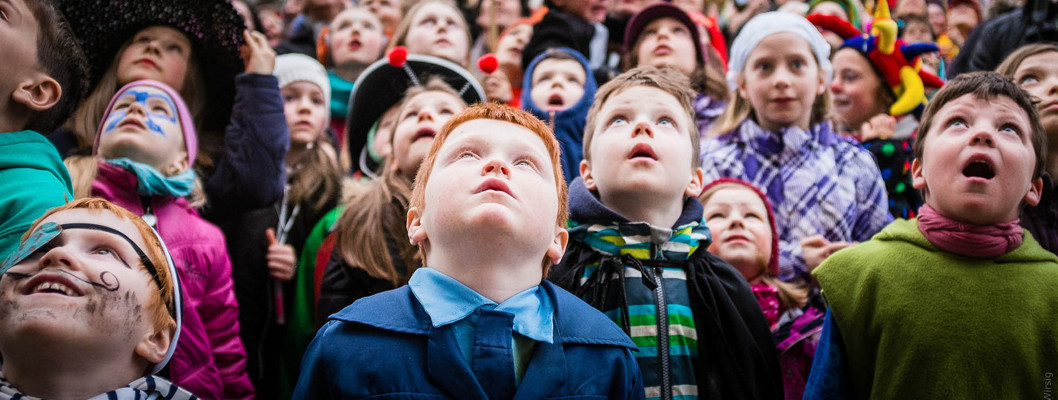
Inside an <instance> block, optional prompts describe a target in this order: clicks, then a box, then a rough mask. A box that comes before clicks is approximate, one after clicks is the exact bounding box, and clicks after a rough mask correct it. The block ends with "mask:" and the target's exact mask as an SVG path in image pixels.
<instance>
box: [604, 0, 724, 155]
mask: <svg viewBox="0 0 1058 400" xmlns="http://www.w3.org/2000/svg"><path fill="white" fill-rule="evenodd" d="M624 40H625V42H624V45H625V48H626V49H627V51H628V67H629V68H634V67H637V66H640V65H653V66H655V67H661V66H663V65H668V66H671V67H673V68H676V69H678V70H679V71H680V72H683V73H684V74H685V75H687V77H689V78H691V85H692V87H693V89H694V91H695V92H697V94H696V96H695V98H694V119H695V123H697V124H698V131H699V132H700V133H701V135H702V137H703V138H704V137H705V135H706V133H707V132H708V131H709V127H711V126H712V125H713V121H715V120H716V117H718V116H720V113H721V112H723V110H724V105H726V104H727V100H728V98H729V97H730V94H729V93H728V90H727V84H726V83H725V82H724V78H723V74H722V73H721V72H719V71H720V70H719V69H718V67H717V65H719V63H722V61H721V60H719V59H717V60H712V61H710V60H708V57H707V54H709V51H708V49H709V48H710V47H709V46H708V45H703V40H702V36H701V35H700V33H699V29H698V25H697V24H695V23H694V20H692V19H691V16H690V15H688V14H687V13H686V12H684V11H683V10H682V9H680V8H679V7H677V6H675V5H672V4H669V3H657V4H654V5H652V6H649V7H647V8H645V9H643V11H642V12H640V13H638V14H636V15H635V16H633V17H632V19H631V20H630V21H629V22H628V28H627V29H626V30H625V39H624ZM710 62H711V63H712V64H710Z"/></svg>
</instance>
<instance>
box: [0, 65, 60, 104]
mask: <svg viewBox="0 0 1058 400" xmlns="http://www.w3.org/2000/svg"><path fill="white" fill-rule="evenodd" d="M38 75H39V76H38V77H37V79H35V80H32V81H26V82H22V83H21V84H19V85H18V87H16V88H15V92H14V93H12V94H11V97H12V98H13V99H14V100H15V102H16V103H19V104H22V105H24V106H26V107H28V108H29V109H30V110H33V111H36V112H40V111H44V110H47V109H49V108H52V107H53V106H55V104H56V103H58V102H59V98H60V97H62V87H61V86H59V82H58V81H56V80H55V79H52V78H51V77H50V76H47V75H44V74H43V73H40V74H38Z"/></svg>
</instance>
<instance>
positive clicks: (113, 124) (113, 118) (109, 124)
mask: <svg viewBox="0 0 1058 400" xmlns="http://www.w3.org/2000/svg"><path fill="white" fill-rule="evenodd" d="M125 115H128V113H127V112H125V111H124V110H122V111H114V112H111V113H110V115H108V116H107V121H106V127H105V128H103V133H109V132H110V131H113V130H114V128H117V127H118V124H120V123H121V121H122V120H124V119H125Z"/></svg>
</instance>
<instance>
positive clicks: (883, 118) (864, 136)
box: [860, 114, 896, 142]
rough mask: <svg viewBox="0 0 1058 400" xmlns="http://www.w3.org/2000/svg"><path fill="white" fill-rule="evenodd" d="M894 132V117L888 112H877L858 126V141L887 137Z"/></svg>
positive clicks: (891, 135)
mask: <svg viewBox="0 0 1058 400" xmlns="http://www.w3.org/2000/svg"><path fill="white" fill-rule="evenodd" d="M895 132H896V118H893V117H892V116H890V115H889V114H878V115H875V116H873V117H871V119H870V120H869V121H867V122H864V123H863V125H861V126H860V142H866V141H868V140H871V139H877V138H882V139H888V138H891V137H893V133H895Z"/></svg>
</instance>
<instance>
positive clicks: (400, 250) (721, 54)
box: [0, 0, 1058, 399]
mask: <svg viewBox="0 0 1058 400" xmlns="http://www.w3.org/2000/svg"><path fill="white" fill-rule="evenodd" d="M56 5H57V8H58V9H59V10H60V11H61V12H62V13H63V15H64V16H65V18H66V19H67V21H68V22H69V24H70V26H71V28H72V29H73V31H74V33H75V34H76V35H77V40H78V42H79V43H80V45H81V48H82V49H83V52H84V56H85V60H86V61H87V64H86V66H87V69H86V71H84V72H85V79H83V82H81V83H79V84H81V85H83V86H85V90H84V92H85V94H86V95H85V96H83V98H80V97H81V96H78V92H79V90H76V89H75V90H70V91H67V92H64V96H71V97H73V98H74V99H75V100H74V103H73V105H72V106H71V107H68V110H67V111H66V114H68V117H67V116H66V115H64V114H61V113H60V114H61V115H62V118H56V117H54V116H51V117H52V118H53V119H55V121H54V123H52V124H51V125H53V126H52V127H51V128H38V130H46V131H45V132H41V133H42V134H45V135H46V136H47V137H48V139H49V141H50V142H51V143H52V144H53V145H54V147H55V148H56V149H57V150H58V152H59V154H60V155H61V156H62V157H63V159H64V160H65V164H66V167H67V168H68V170H69V174H70V177H71V178H72V188H73V189H74V191H73V195H75V196H77V197H78V198H80V197H86V196H93V197H104V198H108V199H109V200H111V201H114V202H116V203H118V204H121V205H122V206H123V207H125V208H128V209H129V210H131V211H133V212H134V213H136V214H138V215H141V216H149V217H150V218H145V219H148V220H149V222H150V223H152V224H154V226H155V227H156V228H157V229H158V231H159V232H160V234H161V237H162V238H163V239H164V240H165V241H166V243H167V244H168V246H169V249H170V251H172V252H173V258H174V260H176V261H177V265H178V268H177V272H178V275H179V278H180V280H181V282H183V285H184V287H185V289H184V290H183V291H182V293H183V295H184V297H185V301H184V302H183V303H182V304H183V308H184V314H183V315H184V319H185V322H184V323H183V327H182V329H183V330H184V331H187V332H189V333H187V334H185V335H184V336H181V342H180V343H179V344H178V346H177V348H176V350H175V355H174V358H173V360H174V361H173V362H172V363H171V364H170V366H169V368H167V370H166V371H163V373H164V374H168V375H167V376H168V377H169V378H170V379H171V380H172V381H174V383H177V384H179V385H181V386H182V387H185V388H187V389H189V390H191V391H192V392H193V393H196V394H197V395H198V396H200V397H203V398H263V399H271V398H279V399H285V398H289V397H290V396H291V393H292V391H293V388H294V385H295V384H296V382H297V379H298V374H299V372H300V362H301V358H302V355H303V353H304V351H305V348H306V347H307V346H308V344H309V342H310V341H311V340H312V338H313V336H314V335H315V333H316V330H317V329H318V328H319V327H320V326H321V325H322V324H323V323H325V322H326V320H327V317H328V316H329V315H331V314H332V313H334V312H337V311H340V310H341V309H342V308H344V307H345V306H347V305H349V304H352V303H353V302H354V301H356V300H357V299H359V298H362V297H366V296H369V295H372V294H376V293H379V292H382V291H385V290H388V289H393V288H396V287H399V286H402V285H404V284H406V283H407V282H408V279H409V278H410V277H411V275H412V273H413V272H414V271H415V269H416V268H418V267H420V266H421V263H422V260H421V258H420V257H421V255H420V254H418V252H417V250H416V249H415V248H414V247H413V246H411V245H410V244H409V243H408V239H407V238H408V233H407V230H406V229H407V228H406V227H405V222H406V219H405V218H406V214H405V212H406V209H407V206H408V202H409V196H410V195H411V190H412V187H413V180H414V178H415V175H416V172H417V171H418V166H419V164H420V163H421V162H422V161H423V158H424V157H425V156H426V153H427V151H428V150H429V148H430V145H431V143H432V139H433V136H434V135H435V134H436V133H437V132H439V131H440V130H441V127H442V126H443V125H444V123H445V122H446V121H447V120H448V119H449V118H450V117H451V116H453V115H454V114H457V113H458V112H459V111H460V110H462V109H464V108H465V107H467V106H468V105H469V104H473V103H476V102H481V101H489V102H498V103H503V104H507V105H510V106H513V107H520V108H523V109H525V110H527V111H530V112H531V113H533V114H534V115H536V116H537V117H538V118H540V119H541V120H543V121H544V122H546V123H547V124H548V125H549V126H550V128H551V129H552V130H553V131H554V133H555V135H556V137H557V138H558V140H559V143H560V144H561V146H562V164H563V169H564V172H565V177H566V178H567V181H571V182H572V181H574V180H575V179H579V178H578V176H579V175H581V173H582V172H583V169H582V167H580V165H581V160H582V159H583V158H584V157H585V154H583V152H584V149H583V148H582V145H583V142H584V139H585V138H584V137H585V135H586V132H585V126H586V125H588V126H591V125H592V124H593V123H596V122H593V121H592V118H593V117H592V114H591V113H590V112H589V110H590V109H592V107H598V106H599V105H598V104H596V102H597V101H598V99H597V97H596V93H597V91H598V90H599V88H600V87H601V86H602V85H603V84H605V83H606V82H608V81H610V80H611V79H613V78H614V77H615V76H617V75H619V74H621V73H622V72H624V71H627V70H630V69H632V68H635V67H637V66H656V67H662V66H666V67H669V68H672V69H675V70H677V71H679V72H680V73H682V74H683V75H684V76H686V78H687V79H688V82H689V83H690V89H691V90H692V91H693V100H692V103H691V106H692V109H693V112H694V117H695V121H694V122H695V128H696V129H695V130H694V131H695V135H698V137H699V138H700V140H701V153H700V154H697V155H695V159H696V160H700V162H701V163H702V166H703V168H704V181H703V182H701V184H702V186H703V187H705V188H706V190H705V191H704V192H703V193H702V195H701V197H700V199H701V201H702V203H705V204H707V205H708V203H709V200H710V199H713V198H714V197H713V196H715V195H716V193H717V192H718V191H716V190H713V191H710V190H709V189H710V188H716V187H715V186H714V185H721V186H723V184H728V185H731V184H734V185H736V186H738V185H741V187H742V189H743V190H748V193H752V194H753V197H754V198H758V199H759V200H761V203H762V204H761V209H766V214H767V215H768V218H767V220H768V221H769V224H770V230H769V233H770V236H771V237H772V243H771V244H774V249H773V248H772V246H766V247H767V248H766V249H760V250H761V252H763V253H767V255H768V257H767V258H768V260H769V261H768V262H766V263H764V264H763V265H754V266H751V267H747V269H745V270H743V269H740V270H739V272H742V275H743V277H744V278H745V279H746V280H747V281H748V282H749V283H750V284H751V285H752V287H753V293H754V295H755V296H756V299H757V301H758V303H759V306H760V307H761V310H762V311H763V315H764V316H765V320H766V322H767V325H768V329H769V330H771V332H772V334H773V336H774V338H773V339H774V340H775V343H778V344H779V347H778V348H777V356H778V358H779V359H780V361H781V368H782V380H783V383H784V386H785V398H800V397H801V394H802V393H803V391H804V385H805V381H806V380H807V377H808V374H809V367H810V366H811V365H812V356H813V354H814V353H815V343H816V342H817V341H818V338H819V334H820V331H821V330H822V325H823V314H824V308H825V305H824V303H823V299H822V298H821V297H820V295H819V288H818V284H817V283H815V282H814V281H813V279H812V277H811V272H812V271H813V269H814V268H815V267H816V266H818V265H820V264H821V263H822V262H823V261H824V260H825V259H826V258H827V257H828V256H829V255H830V254H832V253H834V252H836V251H838V250H840V249H843V248H846V247H850V246H854V245H856V243H858V242H861V241H866V240H869V239H870V238H871V236H872V235H874V234H876V233H877V232H879V231H880V230H881V229H882V227H884V226H885V225H886V224H887V223H889V222H890V221H892V220H893V219H894V218H895V219H900V218H904V219H910V218H914V217H916V216H917V213H918V210H919V207H920V206H922V204H923V197H922V195H921V193H920V192H919V191H918V190H916V189H915V188H914V187H913V182H912V177H911V171H910V169H911V163H912V162H913V161H914V159H915V150H914V148H913V145H914V141H915V138H916V137H917V136H918V125H919V118H920V117H921V115H922V111H923V110H924V107H925V105H926V104H927V103H928V101H929V98H930V97H932V95H933V93H935V92H936V90H938V89H939V88H940V87H942V86H943V85H944V83H945V81H946V80H948V79H951V78H954V77H955V76H957V75H959V74H962V73H967V72H971V71H982V70H986V71H992V70H996V71H998V72H1000V73H1001V74H1004V75H1005V76H1008V77H1010V78H1011V79H1013V80H1014V82H1015V83H1016V84H1018V85H1019V86H1021V87H1022V88H1023V89H1025V90H1026V91H1028V93H1029V94H1031V95H1032V96H1034V97H1035V98H1036V99H1038V100H1039V101H1040V117H1041V120H1042V123H1043V127H1044V129H1045V130H1046V133H1047V135H1048V138H1050V139H1054V138H1058V106H1056V104H1058V62H1056V61H1058V47H1055V43H1056V42H1058V22H1056V21H1058V3H1055V2H1054V1H1051V0H1025V1H1023V2H1019V1H1017V0H992V1H986V2H980V1H978V0H950V1H947V2H945V1H944V0H893V1H889V2H888V3H881V4H878V3H875V2H873V1H868V2H866V3H861V2H860V1H859V0H812V1H810V2H807V3H806V2H802V1H799V0H779V1H776V0H731V1H713V0H676V1H672V2H667V1H658V0H459V1H451V0H418V1H417V0H360V2H359V3H357V2H355V1H348V0H347V1H341V0H288V1H285V2H283V1H268V0H258V1H249V0H247V1H243V0H234V1H231V2H228V1H224V0H171V1H165V2H160V1H132V0H126V1H122V0H84V1H79V0H57V1H56ZM773 11H777V12H780V13H786V14H790V15H796V16H798V18H800V17H802V16H805V17H807V19H805V18H800V19H799V20H798V21H800V22H796V23H793V22H789V23H787V22H781V23H777V25H775V26H778V27H779V28H775V26H763V25H761V22H760V21H762V20H761V19H757V20H756V24H755V22H754V21H755V20H754V18H755V17H757V16H759V15H761V14H765V13H769V12H773ZM770 15H771V14H768V18H771V17H770ZM779 21H786V20H784V19H780V20H779ZM783 24H788V25H783ZM813 24H814V25H813ZM806 27H807V28H806ZM773 28H775V29H780V28H781V29H788V30H790V31H798V32H802V31H805V30H806V29H807V30H810V31H811V32H813V33H814V32H818V33H820V34H821V35H822V37H823V38H824V39H825V43H824V42H820V43H814V42H813V43H811V45H812V49H811V50H812V52H811V54H809V57H808V58H810V59H815V60H816V61H814V62H816V63H817V65H818V67H819V68H820V70H821V71H823V70H825V75H827V76H826V78H827V79H826V80H824V81H822V82H820V83H821V84H820V85H819V93H818V96H815V97H814V98H815V101H814V103H812V104H814V106H813V107H812V110H810V111H811V112H807V111H806V112H805V113H804V115H805V116H806V118H807V116H810V117H811V118H810V124H808V126H806V127H803V128H804V129H800V130H796V129H790V130H787V128H789V127H790V125H789V124H787V125H779V126H773V125H769V124H766V123H765V121H764V119H763V118H764V117H763V116H764V114H763V112H764V111H763V110H755V109H754V107H753V106H754V105H755V103H753V101H755V98H754V97H753V93H752V92H751V90H749V89H747V88H746V86H745V82H746V81H747V80H748V79H750V78H749V75H742V74H743V71H747V69H746V68H749V67H747V64H746V60H747V54H749V52H750V51H752V50H754V49H755V48H756V47H755V46H756V42H753V44H751V45H750V46H749V47H748V48H746V47H745V45H744V44H743V45H740V44H739V41H736V38H738V37H743V38H745V39H743V40H753V39H752V37H753V36H754V35H766V34H768V33H774V32H776V31H774V30H771V29H773ZM780 31H781V30H780ZM805 32H806V31H805ZM804 35H808V33H804ZM756 40H757V41H758V42H759V41H760V40H761V39H760V38H757V39H756ZM883 43H889V45H884V44H883ZM826 44H829V46H826ZM894 46H895V47H894ZM894 49H895V50H894ZM1011 53H1013V55H1012V54H1011ZM729 61H730V62H731V63H729ZM908 71H910V72H908ZM831 77H832V78H831ZM142 80H150V81H156V82H161V83H162V85H155V84H153V83H151V84H144V83H142V82H141V81H142ZM137 82H141V83H139V84H137ZM791 84H794V85H795V84H796V82H794V83H791ZM142 86H149V87H157V88H159V90H162V91H164V92H165V93H166V94H167V95H168V96H170V97H171V98H173V99H176V100H177V101H174V102H173V109H179V110H178V114H179V115H180V121H179V122H180V124H179V128H174V129H175V130H173V131H171V132H176V133H173V134H172V135H169V136H165V135H161V136H163V137H168V138H175V139H173V140H175V142H171V143H170V142H166V143H160V142H159V143H140V142H135V143H131V144H122V143H123V142H116V143H111V142H108V141H107V140H102V141H101V138H103V137H106V136H105V134H106V133H108V132H111V131H112V130H114V129H118V128H120V127H118V123H117V122H120V121H117V120H112V118H117V117H116V116H115V115H117V113H120V116H122V117H123V116H124V115H126V114H127V113H132V112H134V111H133V110H135V109H137V106H135V105H134V103H135V104H139V102H138V101H142V99H139V98H137V97H136V96H133V98H134V100H136V101H133V100H125V104H123V103H122V101H121V99H122V98H128V97H129V95H128V93H139V92H136V90H144V89H142V88H141V89H136V88H137V87H142ZM144 93H147V92H144ZM152 93H153V92H152ZM142 96H145V97H149V95H147V94H143V95H142ZM115 104H116V105H115ZM146 104H147V103H144V105H143V106H142V107H143V109H139V112H143V113H144V115H154V114H152V113H154V112H155V111H152V110H151V109H148V108H147V107H148V106H147V105H146ZM172 111H173V110H171V111H170V112H172ZM151 118H154V117H151ZM158 118H162V117H158ZM747 120H752V122H753V123H752V124H750V125H747V124H746V121H747ZM152 121H153V120H152ZM166 121H169V122H170V123H174V121H170V120H168V119H167V120H166ZM794 125H796V124H794ZM43 126H45V127H47V126H48V125H43ZM152 126H153V125H151V126H145V128H151V129H154V128H152ZM116 127H117V128H116ZM52 128H53V129H52ZM165 129H168V128H165ZM161 130H164V129H162V128H159V132H160V131H161ZM758 131H759V132H758ZM167 132H168V131H167ZM780 132H782V133H781V134H780ZM769 133H771V134H773V135H772V136H771V137H772V139H771V140H772V141H773V142H774V143H773V142H768V143H764V142H765V141H767V140H765V139H761V142H760V143H761V144H759V145H757V144H755V145H754V146H751V147H752V148H751V149H749V150H747V149H745V148H743V147H739V146H740V143H758V142H756V141H755V140H756V139H754V138H755V137H756V138H762V137H768V134H769ZM755 135H756V136H755ZM761 135H763V136H761ZM783 135H785V136H783ZM798 135H802V136H798ZM795 142H796V144H797V145H802V146H803V147H801V148H796V147H795ZM1052 143H1053V142H1052ZM769 146H778V147H777V148H771V147H769ZM1052 148H1053V146H1052ZM790 149H793V150H790ZM790 151H792V152H793V153H790ZM1053 151H1054V150H1052V152H1053ZM174 154H179V155H181V156H180V157H177V158H175V159H174V158H173V155H174ZM791 154H793V155H796V156H797V157H788V156H790V155H791ZM1052 154H1053V153H1052ZM1047 158H1048V159H1047V160H1046V162H1045V167H1046V168H1045V170H1046V172H1047V173H1046V174H1045V175H1044V182H1045V183H1044V189H1043V198H1042V200H1041V201H1040V204H1039V205H1038V206H1036V207H1027V208H1025V209H1024V210H1023V217H1022V219H1021V223H1022V225H1023V226H1025V227H1026V228H1027V229H1028V230H1029V231H1031V232H1032V234H1033V235H1034V236H1035V237H1036V239H1037V240H1038V241H1039V242H1040V243H1041V245H1043V246H1044V248H1046V249H1047V250H1048V251H1051V252H1054V251H1056V250H1058V205H1056V203H1055V201H1054V190H1055V189H1054V185H1053V182H1052V181H1051V178H1050V176H1054V175H1055V174H1058V157H1055V156H1051V155H1050V154H1048V157H1047ZM116 159H121V160H127V161H120V162H115V161H114V160H116ZM753 160H757V161H753ZM769 160H771V161H769ZM776 160H780V161H776ZM769 163H771V164H769ZM115 165H117V166H118V167H115ZM761 165H764V166H765V167H760V166H761ZM768 165H772V166H773V170H768V169H767V168H766V166H768ZM758 167H760V170H759V171H758V170H754V169H753V168H758ZM753 171H756V172H753ZM740 174H741V175H740ZM806 174H808V175H806ZM809 175H814V176H809ZM821 176H822V177H824V178H820V177H821ZM825 177H832V178H833V179H825ZM725 178H739V180H737V181H732V182H728V181H726V180H725ZM843 180H845V181H848V182H851V183H849V184H848V185H845V186H841V185H840V184H839V185H838V186H840V187H839V188H838V189H833V188H832V187H830V186H827V185H829V184H831V182H829V181H839V182H843ZM714 181H715V182H714ZM842 188H844V189H842ZM728 189H730V187H728ZM824 189H826V190H827V191H826V196H827V197H828V199H827V202H826V203H825V204H806V202H797V201H796V200H797V199H795V198H791V197H790V196H791V195H792V194H794V193H797V194H800V195H802V196H805V198H807V197H809V195H808V194H810V193H816V192H815V191H820V192H822V191H823V190H824ZM807 203H811V202H807ZM828 207H837V208H838V210H837V211H835V210H834V209H833V208H828ZM696 210H697V211H698V212H699V213H700V212H701V211H702V210H701V209H700V207H699V208H697V209H696ZM706 214H708V210H706ZM701 217H702V215H695V216H693V218H692V219H693V220H695V221H697V220H699V219H700V218H701ZM704 217H706V218H707V219H708V217H709V216H708V215H705V216H704ZM709 228H710V229H713V230H714V231H722V230H723V227H713V226H711V225H710V226H709ZM713 235H714V238H715V235H716V232H714V233H713ZM5 246H7V244H6V243H5ZM11 247H13V246H11ZM13 250H14V249H13V248H10V249H9V248H0V256H3V255H6V253H8V252H10V251H13ZM482 251H487V249H482ZM710 251H714V249H713V248H710ZM732 264H733V265H734V264H736V263H734V262H732ZM737 266H738V265H736V267H737ZM685 279H686V278H685ZM625 307H627V305H625ZM603 311H606V310H603ZM626 311H627V310H626ZM188 319H190V320H191V322H188ZM616 322H620V321H616ZM626 331H627V327H626ZM746 340H750V339H746ZM648 393H649V391H648Z"/></svg>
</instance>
